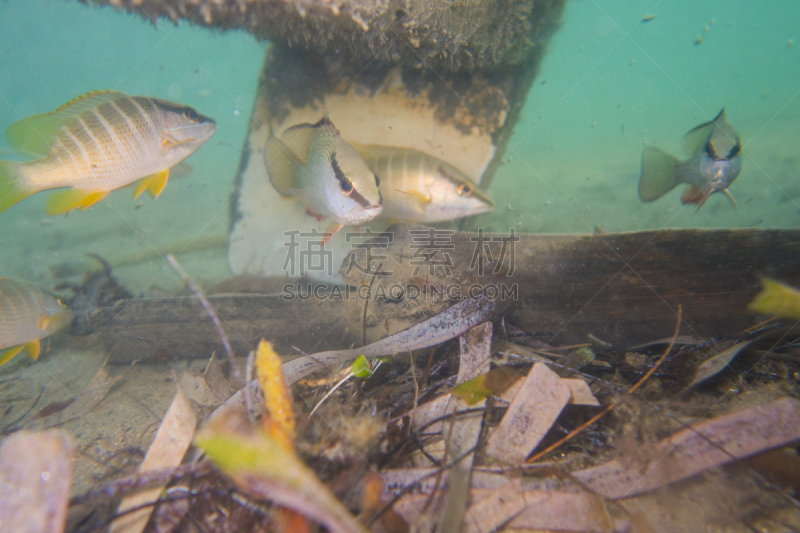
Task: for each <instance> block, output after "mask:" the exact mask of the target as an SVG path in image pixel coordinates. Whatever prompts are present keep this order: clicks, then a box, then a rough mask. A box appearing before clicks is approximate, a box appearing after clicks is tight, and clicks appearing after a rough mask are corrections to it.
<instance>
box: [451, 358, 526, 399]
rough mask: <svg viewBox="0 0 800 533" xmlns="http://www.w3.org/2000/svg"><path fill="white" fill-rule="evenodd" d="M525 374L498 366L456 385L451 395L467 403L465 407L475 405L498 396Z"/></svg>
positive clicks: (521, 371) (518, 370)
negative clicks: (489, 397)
mask: <svg viewBox="0 0 800 533" xmlns="http://www.w3.org/2000/svg"><path fill="white" fill-rule="evenodd" d="M525 372H526V371H523V370H520V369H515V368H512V367H506V366H499V367H497V368H495V369H492V370H490V371H489V372H487V373H485V374H481V375H480V376H478V377H475V378H472V379H470V380H469V381H465V382H464V383H462V384H460V385H458V386H457V387H456V388H454V389H453V390H452V394H453V395H454V396H458V397H459V398H461V399H462V400H464V401H465V402H467V405H475V404H476V403H478V402H479V401H481V400H483V399H484V398H486V397H487V396H489V395H490V394H495V395H496V394H500V393H501V392H503V391H504V390H506V389H507V388H508V387H510V386H511V385H512V384H513V383H514V382H515V381H516V380H518V379H519V378H520V377H522V376H524V375H525Z"/></svg>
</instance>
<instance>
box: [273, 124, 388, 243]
mask: <svg viewBox="0 0 800 533" xmlns="http://www.w3.org/2000/svg"><path fill="white" fill-rule="evenodd" d="M264 165H265V166H266V169H267V173H268V174H269V180H270V183H272V186H273V187H275V190H276V191H278V193H280V194H281V195H282V196H286V197H288V198H291V197H294V198H297V199H298V200H300V201H301V202H302V203H303V205H304V206H305V208H306V212H307V213H308V214H309V215H311V216H313V217H315V218H316V219H317V220H322V219H325V218H329V217H330V218H331V219H332V220H333V225H332V226H330V227H329V228H328V230H327V231H326V233H327V234H328V236H327V237H326V238H325V239H324V240H323V243H325V242H327V241H328V239H330V238H331V237H332V236H333V235H335V234H336V232H337V231H339V230H340V229H341V228H342V227H344V226H350V225H352V226H358V225H361V224H365V223H367V222H369V221H370V220H372V219H374V218H375V217H377V216H378V215H379V214H380V213H381V209H382V207H381V195H380V193H379V192H378V178H376V177H375V174H373V173H372V171H371V170H370V169H369V167H367V165H366V163H364V160H363V159H361V157H360V156H359V155H358V153H357V152H356V151H355V150H354V149H353V147H352V146H351V145H350V144H349V143H348V142H347V141H345V140H344V139H342V138H341V136H340V135H339V130H337V129H336V126H334V125H333V123H332V122H331V121H330V120H329V119H328V118H327V117H324V118H322V119H321V120H319V122H317V123H316V124H297V125H296V126H292V127H291V128H289V129H287V130H286V131H284V132H283V135H282V136H281V139H277V138H275V137H270V138H269V139H267V142H266V145H265V146H264Z"/></svg>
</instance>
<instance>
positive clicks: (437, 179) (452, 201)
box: [353, 144, 494, 224]
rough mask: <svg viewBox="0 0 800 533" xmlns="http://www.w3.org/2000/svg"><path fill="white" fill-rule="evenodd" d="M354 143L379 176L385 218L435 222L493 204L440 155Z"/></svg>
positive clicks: (477, 210) (471, 212)
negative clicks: (438, 156)
mask: <svg viewBox="0 0 800 533" xmlns="http://www.w3.org/2000/svg"><path fill="white" fill-rule="evenodd" d="M353 146H354V148H355V149H356V150H358V153H359V154H361V157H363V158H364V161H366V162H367V165H369V167H370V168H371V169H372V171H373V172H374V173H375V175H376V176H380V180H379V183H380V185H379V187H378V189H379V191H380V193H381V196H382V197H383V212H382V213H381V218H383V219H385V220H389V221H392V222H395V221H397V222H410V223H427V224H432V223H434V222H442V221H445V220H454V219H457V218H462V217H468V216H473V215H478V214H480V213H486V212H488V211H491V210H492V207H493V206H494V203H493V202H492V200H491V198H489V196H488V195H487V194H486V193H485V192H483V191H482V190H480V189H479V188H478V186H477V185H476V184H475V182H473V181H472V180H471V179H470V178H469V177H467V176H466V175H465V174H464V173H463V172H461V171H460V170H459V169H457V168H456V167H454V166H453V165H450V164H449V163H446V162H444V161H442V160H440V159H439V158H437V157H434V156H432V155H429V154H426V153H425V152H421V151H419V150H414V149H411V148H397V147H390V146H378V145H360V144H353Z"/></svg>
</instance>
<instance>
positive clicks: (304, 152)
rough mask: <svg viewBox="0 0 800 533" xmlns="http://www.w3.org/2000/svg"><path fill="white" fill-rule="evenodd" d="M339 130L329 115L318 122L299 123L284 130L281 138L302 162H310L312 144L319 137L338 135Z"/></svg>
mask: <svg viewBox="0 0 800 533" xmlns="http://www.w3.org/2000/svg"><path fill="white" fill-rule="evenodd" d="M338 136H339V130H337V129H336V126H334V125H333V123H332V122H331V121H330V119H329V118H328V117H323V118H321V119H320V120H319V122H317V123H316V124H297V125H296V126H292V127H291V128H289V129H287V130H286V131H284V132H283V135H282V136H281V139H282V140H283V142H284V144H285V145H286V147H287V148H289V150H291V151H292V153H293V154H294V155H295V156H296V157H297V159H298V160H299V161H300V163H301V164H303V165H305V164H306V162H308V155H309V153H310V151H311V145H312V144H313V143H314V140H315V139H318V138H319V137H338Z"/></svg>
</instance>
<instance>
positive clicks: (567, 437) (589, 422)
mask: <svg viewBox="0 0 800 533" xmlns="http://www.w3.org/2000/svg"><path fill="white" fill-rule="evenodd" d="M682 314H683V309H682V307H681V306H680V305H678V321H677V323H676V324H675V333H674V334H673V335H672V340H671V341H670V343H669V346H667V349H666V350H664V353H663V354H661V357H659V358H658V361H656V364H654V365H653V367H652V368H651V369H650V370H648V371H647V373H646V374H645V375H644V376H642V379H640V380H639V381H637V382H636V383H635V384H634V385H633V386H632V387H631V388H630V389H628V393H627V394H628V395H630V394H633V393H634V392H636V390H637V389H638V388H639V387H641V386H642V385H643V384H644V382H645V381H647V379H648V378H649V377H650V376H652V375H653V373H654V372H655V371H656V370H657V369H658V367H659V366H661V363H663V362H664V359H666V358H667V355H668V354H669V352H670V350H672V347H673V346H675V341H677V340H678V332H679V331H680V329H681V315H682ZM620 403H622V401H621V400H620V401H617V402H614V403H610V404H608V405H607V406H606V407H605V408H604V409H602V410H601V411H600V412H599V413H597V414H596V415H594V416H593V417H592V418H590V419H589V420H587V421H586V422H584V423H583V424H581V425H580V426H578V427H577V428H575V429H573V430H572V431H570V432H569V433H568V434H567V435H565V436H564V437H563V438H561V439H559V440H557V441H556V442H554V443H553V444H551V445H550V446H548V447H547V448H545V449H544V450H542V451H540V452H539V453H537V454H534V455H533V456H532V457H531V458H530V459H528V460H527V461H526V463H532V462H534V461H536V460H538V459H540V458H541V457H542V456H544V455H545V454H547V453H550V452H551V451H553V450H555V449H556V448H558V447H559V446H561V445H562V444H564V443H565V442H567V441H569V440H571V439H572V438H573V437H575V435H577V434H578V433H580V432H581V431H583V430H584V429H586V428H587V427H589V426H591V425H592V424H594V423H595V422H596V421H597V420H599V419H600V418H602V417H603V416H605V415H606V414H608V412H609V411H611V410H612V409H614V408H615V407H616V406H618V405H619V404H620Z"/></svg>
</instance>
